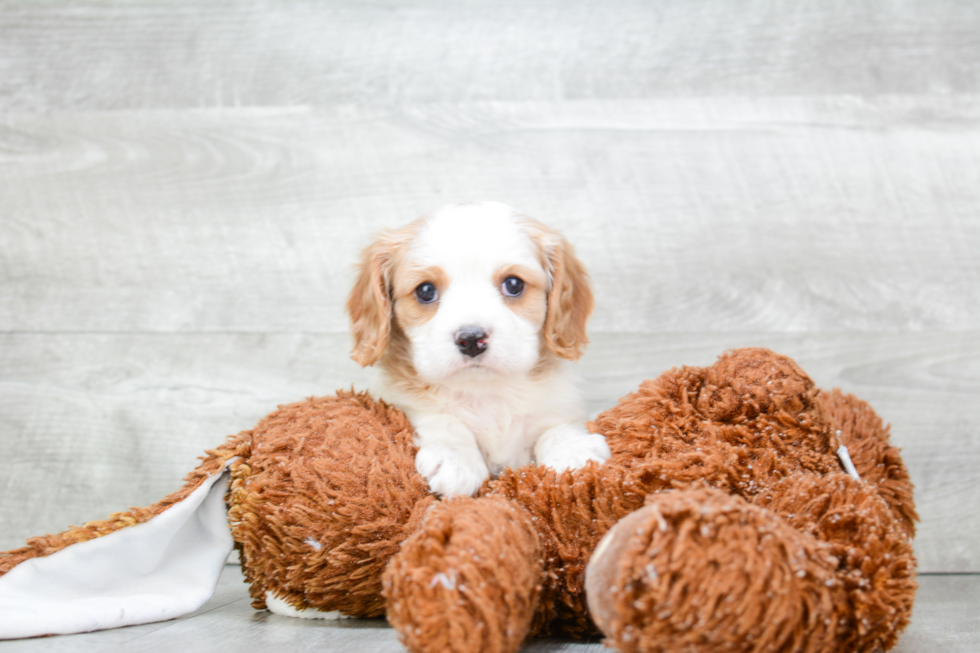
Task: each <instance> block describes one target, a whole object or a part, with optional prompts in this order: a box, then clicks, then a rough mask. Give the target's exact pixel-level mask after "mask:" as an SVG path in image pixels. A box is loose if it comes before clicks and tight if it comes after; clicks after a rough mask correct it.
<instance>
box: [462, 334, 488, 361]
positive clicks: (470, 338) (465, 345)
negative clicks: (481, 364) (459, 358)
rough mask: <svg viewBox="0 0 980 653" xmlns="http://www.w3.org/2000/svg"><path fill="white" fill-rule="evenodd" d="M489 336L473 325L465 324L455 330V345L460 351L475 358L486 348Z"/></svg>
mask: <svg viewBox="0 0 980 653" xmlns="http://www.w3.org/2000/svg"><path fill="white" fill-rule="evenodd" d="M489 340H490V336H489V335H487V332H486V331H485V330H484V329H482V328H480V327H475V326H465V327H463V328H462V329H460V330H459V331H457V332H456V346H457V347H458V348H459V350H460V351H461V352H463V353H464V354H466V355H467V356H470V357H471V358H475V357H477V356H479V355H480V354H482V353H483V352H485V351H486V350H487V342H488V341H489Z"/></svg>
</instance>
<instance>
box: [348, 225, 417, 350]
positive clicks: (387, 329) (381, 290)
mask: <svg viewBox="0 0 980 653" xmlns="http://www.w3.org/2000/svg"><path fill="white" fill-rule="evenodd" d="M424 221H425V217H422V218H419V219H418V220H415V221H414V222H412V223H410V224H408V225H406V226H404V227H402V228H400V229H387V230H385V231H382V232H381V233H380V234H378V237H377V238H376V239H375V241H374V242H373V243H371V244H370V245H368V246H367V247H365V248H364V251H363V252H361V260H360V262H359V263H358V264H357V279H356V280H355V282H354V287H353V288H352V289H351V291H350V295H348V296H347V307H346V308H347V315H348V316H349V317H350V330H351V339H352V340H353V345H354V346H353V350H352V351H351V358H353V359H354V360H355V361H357V362H358V363H359V364H360V365H361V366H364V367H367V366H369V365H374V364H375V363H377V362H378V360H379V359H380V358H381V355H382V354H383V353H384V351H385V348H386V347H387V346H388V340H389V338H390V336H391V315H392V294H391V282H392V276H393V274H394V271H395V270H396V269H397V268H398V264H399V263H400V262H401V260H402V259H403V258H404V256H405V252H406V250H407V249H408V244H409V243H410V242H411V241H412V239H413V238H415V235H416V234H417V233H418V231H419V229H420V228H421V227H422V224H423V222H424Z"/></svg>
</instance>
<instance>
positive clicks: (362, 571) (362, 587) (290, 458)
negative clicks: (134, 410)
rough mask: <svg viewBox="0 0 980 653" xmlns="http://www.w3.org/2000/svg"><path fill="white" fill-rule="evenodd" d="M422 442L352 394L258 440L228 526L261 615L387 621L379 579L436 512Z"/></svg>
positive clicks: (396, 415)
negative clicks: (421, 463)
mask: <svg viewBox="0 0 980 653" xmlns="http://www.w3.org/2000/svg"><path fill="white" fill-rule="evenodd" d="M412 438H413V432H412V428H411V425H410V424H409V422H408V420H407V419H406V418H405V416H404V415H403V414H402V413H401V412H400V411H397V410H395V409H394V408H392V407H390V406H387V405H386V404H383V403H381V402H376V401H373V400H371V399H370V398H369V397H368V396H367V395H364V394H353V393H348V392H339V393H337V396H335V397H322V398H318V399H308V400H306V401H303V402H299V403H296V404H290V405H287V406H280V407H279V410H277V411H276V412H274V413H272V414H271V415H269V416H268V417H266V418H265V419H263V420H262V422H260V423H259V425H258V426H256V428H255V429H253V430H252V431H251V432H250V434H249V437H248V438H247V440H246V441H245V442H244V443H243V445H242V446H241V447H240V448H239V449H240V450H239V452H238V458H237V460H236V461H235V462H234V463H233V464H232V466H231V472H232V483H231V491H230V492H229V495H228V503H229V510H228V519H229V522H230V524H231V530H232V536H233V537H234V539H235V543H236V546H237V547H238V549H239V552H240V554H241V558H242V571H243V573H244V574H245V577H246V579H247V580H248V582H249V584H250V587H249V592H250V594H251V595H252V598H253V599H254V601H253V603H252V605H253V606H254V607H255V608H259V609H261V608H265V607H271V609H273V610H274V611H275V612H277V613H279V614H289V615H291V616H304V617H323V616H327V615H330V614H332V613H340V614H343V615H347V616H353V617H379V616H381V615H383V614H384V612H385V603H384V598H383V597H382V595H381V590H382V587H381V575H382V574H383V573H384V570H385V567H386V566H387V564H388V561H389V560H390V559H391V556H393V555H394V554H395V553H396V552H397V551H398V547H399V546H400V545H401V543H402V541H403V540H405V539H406V538H407V537H408V536H409V535H411V534H412V533H414V532H415V531H416V530H417V529H418V523H419V522H420V521H421V518H422V515H423V514H425V511H426V508H427V507H428V505H429V504H430V503H433V502H435V498H434V497H432V496H431V495H430V493H429V489H428V487H427V485H426V483H425V479H424V478H422V476H421V475H420V474H419V473H418V472H417V471H416V469H415V446H414V444H413V439H412ZM270 597H271V598H272V601H271V606H270V604H269V603H268V602H267V600H268V599H269V598H270ZM290 608H291V609H290Z"/></svg>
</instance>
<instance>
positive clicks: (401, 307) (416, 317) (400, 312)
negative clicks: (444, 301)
mask: <svg viewBox="0 0 980 653" xmlns="http://www.w3.org/2000/svg"><path fill="white" fill-rule="evenodd" d="M426 282H428V283H431V284H432V285H434V286H435V287H436V291H437V292H438V293H439V295H440V296H441V295H442V293H444V292H445V291H446V288H448V287H449V277H448V276H446V273H445V272H444V271H443V270H442V268H440V267H438V266H432V267H426V268H413V267H411V266H407V269H402V268H399V269H396V270H395V272H394V278H393V280H392V297H393V298H394V303H395V319H397V320H398V323H399V324H401V325H402V328H404V329H409V328H411V327H416V326H421V325H422V324H425V323H426V322H428V321H429V320H431V319H432V317H433V316H434V315H435V314H436V311H438V310H439V300H438V299H436V300H435V301H434V302H431V303H429V304H423V303H422V302H420V301H419V300H418V299H417V298H416V297H415V289H416V288H418V287H419V286H420V285H422V284H423V283H426Z"/></svg>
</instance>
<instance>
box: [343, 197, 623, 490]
mask: <svg viewBox="0 0 980 653" xmlns="http://www.w3.org/2000/svg"><path fill="white" fill-rule="evenodd" d="M592 307H593V299H592V291H591V289H590V287H589V278H588V275H587V274H586V271H585V268H584V267H583V265H582V263H581V262H580V261H579V260H578V259H577V258H576V257H575V254H574V252H573V250H572V247H571V245H569V244H568V242H567V241H566V240H565V239H564V238H563V237H562V236H560V235H559V234H558V233H557V232H555V231H553V230H552V229H549V228H548V227H546V226H544V225H543V224H541V223H540V222H538V221H537V220H534V219H532V218H529V217H527V216H523V215H520V214H518V213H516V212H515V211H514V210H513V209H511V208H510V207H508V206H505V205H503V204H499V203H495V202H483V203H477V204H457V205H452V206H447V207H444V208H442V209H439V210H438V211H436V212H435V213H433V214H431V215H428V216H425V217H422V218H420V219H418V220H416V221H415V222H413V223H411V224H409V225H408V226H406V227H403V228H401V229H396V230H390V231H385V232H383V233H381V234H380V236H379V237H378V238H377V240H376V241H375V242H374V243H372V244H371V245H369V246H368V247H367V248H366V249H365V250H364V253H363V255H362V258H361V261H360V264H359V267H358V273H357V280H356V282H355V284H354V288H353V290H352V291H351V293H350V296H349V298H348V300H347V312H348V315H349V316H350V322H351V333H352V336H353V342H354V349H353V354H352V358H353V359H354V360H355V361H357V362H358V363H360V364H361V365H362V366H369V365H374V364H375V363H377V365H378V368H379V370H378V374H376V376H375V380H374V382H373V383H372V385H371V392H372V394H374V396H375V397H379V398H381V399H384V400H385V401H386V402H388V403H391V404H394V405H396V406H398V407H399V408H401V409H402V410H404V411H405V413H406V415H407V416H408V418H409V419H410V420H411V422H412V425H413V427H414V428H415V432H416V444H417V445H418V447H419V450H418V454H417V455H416V458H415V464H416V467H417V469H418V471H419V473H420V474H422V475H423V476H424V477H425V478H426V479H427V480H428V483H429V487H430V488H431V489H432V491H433V492H436V493H438V494H440V495H442V496H453V495H470V494H473V493H474V492H475V491H476V490H477V489H478V488H479V487H480V485H481V484H482V483H483V481H484V480H486V479H487V478H488V477H489V476H490V475H491V474H496V473H498V472H500V470H502V469H503V468H505V467H519V466H522V465H526V464H528V463H531V462H536V463H538V464H542V465H547V466H549V467H552V468H554V469H556V470H564V469H569V468H576V467H581V466H582V465H584V464H585V463H586V462H588V461H589V460H597V461H600V462H601V461H604V460H606V459H607V458H608V457H609V447H608V445H607V444H606V441H605V439H604V438H603V437H602V436H601V435H596V434H593V433H589V432H588V431H587V430H586V429H585V426H584V424H583V420H584V417H585V415H584V409H583V405H582V399H581V395H580V391H579V389H578V387H577V383H576V377H575V376H574V374H573V372H572V370H571V367H570V365H571V364H570V361H574V360H577V359H578V358H579V357H580V356H581V355H582V352H583V350H584V349H585V345H586V344H587V343H588V338H587V336H586V331H585V323H586V321H587V320H588V317H589V315H590V313H591V312H592Z"/></svg>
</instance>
